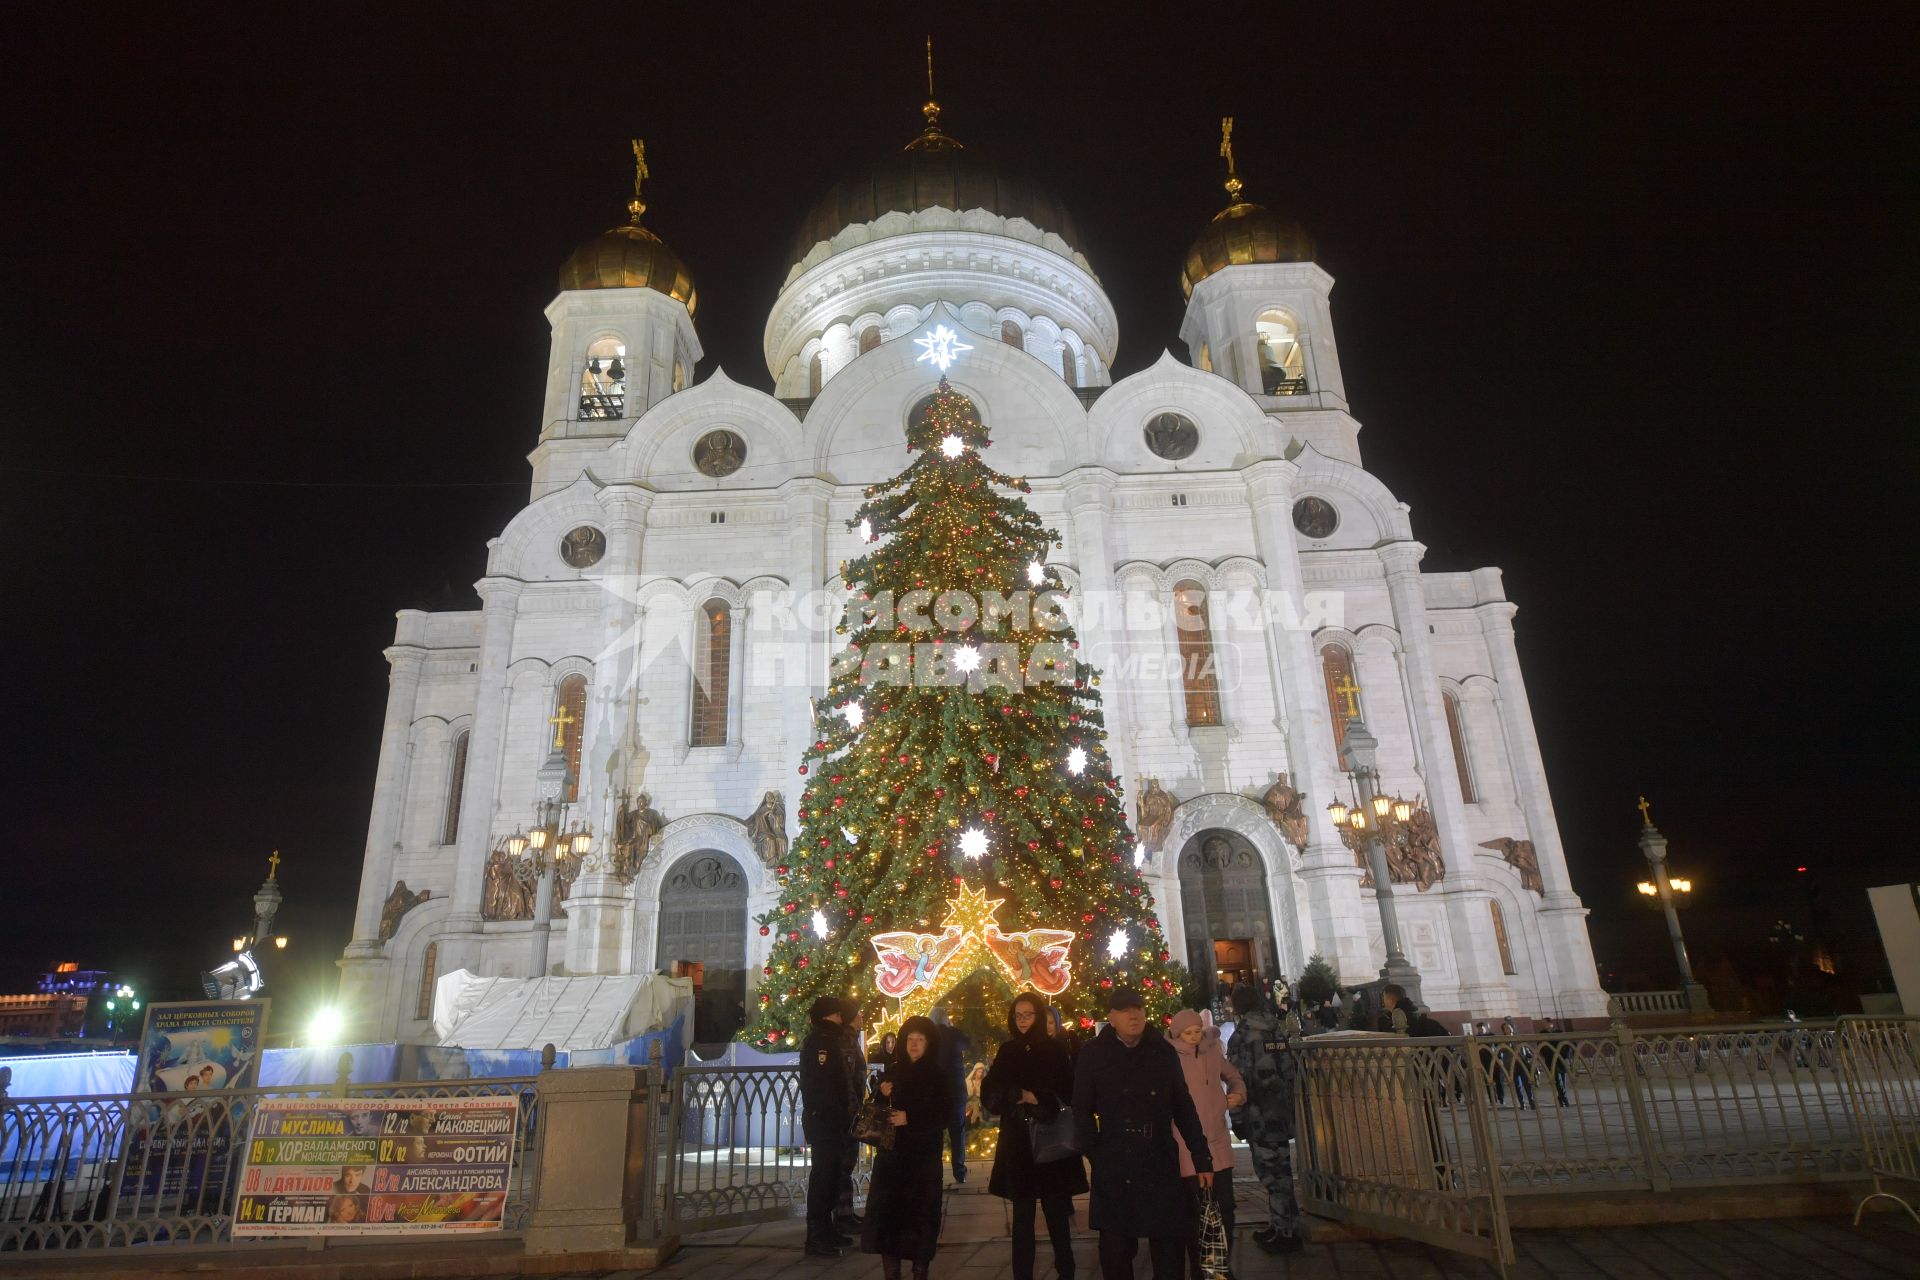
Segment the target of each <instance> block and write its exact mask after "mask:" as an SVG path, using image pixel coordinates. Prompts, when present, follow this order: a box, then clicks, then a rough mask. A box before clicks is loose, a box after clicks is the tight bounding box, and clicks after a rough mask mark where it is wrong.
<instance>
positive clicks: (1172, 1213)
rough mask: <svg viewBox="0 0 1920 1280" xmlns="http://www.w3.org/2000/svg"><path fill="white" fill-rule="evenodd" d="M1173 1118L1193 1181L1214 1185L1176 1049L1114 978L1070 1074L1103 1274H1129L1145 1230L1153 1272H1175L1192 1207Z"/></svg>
mask: <svg viewBox="0 0 1920 1280" xmlns="http://www.w3.org/2000/svg"><path fill="white" fill-rule="evenodd" d="M1176 1125H1177V1126H1179V1129H1180V1137H1181V1138H1182V1139H1183V1140H1184V1141H1185V1142H1186V1144H1187V1151H1188V1152H1189V1153H1190V1154H1191V1156H1192V1158H1193V1168H1194V1172H1195V1174H1196V1175H1197V1181H1198V1182H1199V1184H1200V1186H1201V1188H1202V1189H1203V1190H1206V1189H1211V1188H1212V1186H1213V1157H1212V1155H1211V1153H1210V1149H1209V1147H1208V1145H1207V1133H1206V1130H1205V1129H1203V1128H1202V1127H1201V1126H1200V1115H1199V1113H1198V1112H1197V1111H1195V1110H1194V1106H1193V1095H1192V1094H1190V1093H1188V1092H1187V1078H1186V1073H1185V1072H1183V1071H1182V1070H1181V1069H1180V1057H1179V1055H1178V1054H1176V1053H1175V1052H1174V1050H1173V1046H1172V1045H1170V1044H1168V1043H1167V1042H1166V1040H1165V1039H1164V1038H1163V1037H1162V1036H1161V1034H1160V1031H1159V1029H1158V1028H1157V1027H1149V1026H1148V1025H1147V1010H1146V1005H1145V1003H1144V1002H1143V1001H1142V1000H1141V999H1140V995H1139V993H1138V992H1135V991H1130V990H1128V989H1126V988H1125V987H1118V988H1115V990H1114V992H1113V995H1112V996H1111V997H1109V998H1108V1000H1107V1025H1106V1027H1105V1028H1104V1029H1103V1030H1102V1031H1101V1032H1100V1034H1099V1035H1098V1036H1095V1037H1094V1039H1093V1042H1092V1043H1091V1044H1089V1045H1087V1046H1086V1048H1084V1049H1082V1050H1081V1051H1080V1058H1079V1061H1078V1062H1076V1063H1075V1064H1074V1076H1073V1128H1074V1137H1075V1138H1076V1140H1077V1142H1078V1145H1079V1147H1080V1150H1081V1151H1083V1152H1085V1153H1086V1155H1087V1157H1088V1158H1089V1159H1091V1160H1092V1161H1093V1194H1092V1196H1091V1198H1090V1199H1089V1200H1088V1202H1087V1218H1088V1221H1089V1223H1090V1224H1091V1225H1092V1227H1093V1229H1094V1230H1095V1231H1097V1232H1099V1233H1100V1274H1101V1276H1102V1277H1103V1280H1132V1278H1133V1255H1134V1250H1135V1249H1136V1248H1137V1247H1138V1245H1139V1240H1140V1237H1141V1236H1145V1237H1146V1238H1147V1248H1148V1251H1149V1253H1150V1255H1151V1256H1152V1259H1153V1276H1154V1280H1179V1277H1180V1272H1181V1269H1182V1267H1183V1266H1184V1265H1185V1262H1186V1244H1187V1237H1188V1235H1189V1234H1190V1233H1191V1232H1192V1231H1193V1229H1194V1216H1193V1204H1192V1199H1191V1197H1190V1196H1189V1194H1188V1192H1187V1189H1186V1186H1185V1185H1184V1183H1183V1182H1182V1181H1181V1178H1180V1152H1179V1149H1178V1148H1177V1147H1176V1146H1175V1145H1174V1141H1173V1130H1174V1126H1176Z"/></svg>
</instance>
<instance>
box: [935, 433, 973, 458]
mask: <svg viewBox="0 0 1920 1280" xmlns="http://www.w3.org/2000/svg"><path fill="white" fill-rule="evenodd" d="M966 451H967V442H966V441H965V440H962V439H961V438H960V437H959V436H941V437H940V452H941V453H944V454H946V455H947V456H948V457H949V458H957V457H959V456H960V455H961V454H963V453H965V452H966Z"/></svg>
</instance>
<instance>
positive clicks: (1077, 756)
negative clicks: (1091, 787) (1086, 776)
mask: <svg viewBox="0 0 1920 1280" xmlns="http://www.w3.org/2000/svg"><path fill="white" fill-rule="evenodd" d="M1086 767H1087V752H1086V749H1085V748H1084V747H1075V748H1074V749H1073V750H1071V751H1069V752H1067V772H1068V773H1080V772H1082V771H1083V770H1085V769H1086Z"/></svg>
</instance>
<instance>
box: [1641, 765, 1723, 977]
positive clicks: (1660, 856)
mask: <svg viewBox="0 0 1920 1280" xmlns="http://www.w3.org/2000/svg"><path fill="white" fill-rule="evenodd" d="M1652 808H1653V806H1652V805H1650V804H1648V803H1647V798H1646V797H1645V796H1641V797H1640V823H1641V826H1640V852H1641V853H1642V854H1643V855H1645V857H1646V859H1647V866H1648V867H1649V868H1651V869H1652V871H1653V882H1652V884H1651V885H1648V884H1645V883H1643V884H1641V885H1640V892H1642V893H1649V890H1651V894H1657V895H1658V896H1659V898H1660V909H1661V911H1663V912H1665V913H1666V917H1667V937H1668V938H1669V939H1671V940H1672V942H1673V958H1674V962H1675V963H1676V964H1678V965H1679V966H1680V989H1681V991H1683V992H1685V993H1686V997H1687V1009H1688V1011H1689V1012H1692V1013H1710V1012H1712V1010H1713V1006H1712V1005H1711V1004H1709V1003H1708V1002H1707V989H1706V987H1704V986H1702V985H1701V984H1700V983H1699V982H1697V981H1695V980H1694V976H1693V965H1692V963H1691V962H1690V961H1689V960H1688V959H1687V940H1686V939H1685V938H1684V937H1682V936H1681V934H1680V913H1679V912H1678V911H1676V910H1675V909H1674V897H1673V895H1674V891H1675V890H1676V889H1678V890H1679V891H1680V892H1682V893H1691V892H1693V882H1692V881H1691V880H1674V879H1672V878H1671V877H1670V876H1669V875H1668V874H1667V838H1666V837H1665V836H1663V835H1661V834H1660V832H1659V829H1658V828H1656V827H1655V826H1654V825H1653V818H1652V816H1651V811H1652ZM1682 886H1684V888H1683V887H1682Z"/></svg>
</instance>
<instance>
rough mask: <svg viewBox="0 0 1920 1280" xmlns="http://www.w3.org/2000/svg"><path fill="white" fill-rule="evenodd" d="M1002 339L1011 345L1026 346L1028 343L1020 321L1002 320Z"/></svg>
mask: <svg viewBox="0 0 1920 1280" xmlns="http://www.w3.org/2000/svg"><path fill="white" fill-rule="evenodd" d="M1000 341H1002V342H1004V343H1006V344H1007V345H1008V346H1010V347H1024V346H1026V345H1027V339H1026V335H1025V334H1023V333H1021V332H1020V323H1019V321H1017V320H1002V321H1001V322H1000Z"/></svg>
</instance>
